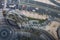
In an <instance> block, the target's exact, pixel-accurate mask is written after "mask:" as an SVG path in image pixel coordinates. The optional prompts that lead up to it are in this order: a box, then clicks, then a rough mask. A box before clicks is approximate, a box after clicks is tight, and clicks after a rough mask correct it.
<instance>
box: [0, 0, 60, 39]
mask: <svg viewBox="0 0 60 40" xmlns="http://www.w3.org/2000/svg"><path fill="white" fill-rule="evenodd" d="M27 4H28V5H27ZM23 5H24V6H25V8H22V6H23ZM23 5H22V4H20V5H19V8H18V9H19V10H22V9H23V10H26V11H28V12H36V13H38V14H39V15H41V14H42V15H44V14H46V15H49V16H50V18H49V19H48V20H46V21H45V22H44V23H43V24H41V26H43V27H46V29H45V28H43V29H44V30H47V31H48V30H51V31H50V32H52V33H53V31H54V32H56V28H57V26H59V25H60V7H59V6H53V5H49V4H45V3H42V2H36V1H30V2H29V3H26V4H23ZM21 8H22V9H21ZM33 10H34V11H33ZM0 11H1V12H0V14H1V15H0V22H1V23H0V25H6V24H7V23H6V22H7V21H5V20H4V17H3V15H2V10H0ZM55 23H56V24H55ZM41 26H40V29H41ZM53 26H55V27H53ZM24 27H25V25H24ZM29 27H30V26H29ZM34 27H35V26H34ZM36 29H38V28H36ZM53 34H55V33H53ZM53 34H52V35H53ZM53 36H54V35H53ZM55 36H56V35H55ZM55 38H56V40H57V39H58V38H57V37H55Z"/></svg>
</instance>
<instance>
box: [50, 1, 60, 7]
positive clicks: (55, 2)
mask: <svg viewBox="0 0 60 40" xmlns="http://www.w3.org/2000/svg"><path fill="white" fill-rule="evenodd" d="M49 1H51V2H52V3H54V4H56V5H58V6H60V3H58V2H57V1H56V0H49Z"/></svg>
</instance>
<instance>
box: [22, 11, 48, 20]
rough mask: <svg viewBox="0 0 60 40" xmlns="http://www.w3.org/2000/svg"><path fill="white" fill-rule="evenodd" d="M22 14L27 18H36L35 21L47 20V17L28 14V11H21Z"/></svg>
mask: <svg viewBox="0 0 60 40" xmlns="http://www.w3.org/2000/svg"><path fill="white" fill-rule="evenodd" d="M22 13H23V14H24V15H25V16H27V17H31V18H36V19H47V18H49V16H48V15H39V14H38V13H35V12H28V11H24V10H23V11H22Z"/></svg>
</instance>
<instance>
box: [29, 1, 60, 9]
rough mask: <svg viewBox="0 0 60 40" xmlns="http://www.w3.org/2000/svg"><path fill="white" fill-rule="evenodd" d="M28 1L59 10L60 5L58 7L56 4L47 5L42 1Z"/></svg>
mask: <svg viewBox="0 0 60 40" xmlns="http://www.w3.org/2000/svg"><path fill="white" fill-rule="evenodd" d="M29 3H31V4H36V5H40V6H44V7H48V8H51V9H56V10H60V7H58V6H54V5H49V4H45V3H42V2H37V1H30V2H29Z"/></svg>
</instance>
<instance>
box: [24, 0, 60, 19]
mask: <svg viewBox="0 0 60 40" xmlns="http://www.w3.org/2000/svg"><path fill="white" fill-rule="evenodd" d="M29 3H30V7H27V10H28V11H32V10H33V9H35V8H36V7H37V8H39V10H36V11H35V12H37V13H41V14H47V15H51V16H53V17H57V18H60V15H58V14H60V7H57V6H53V5H48V4H45V3H41V2H36V1H31V2H29ZM25 5H26V4H25Z"/></svg>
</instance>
